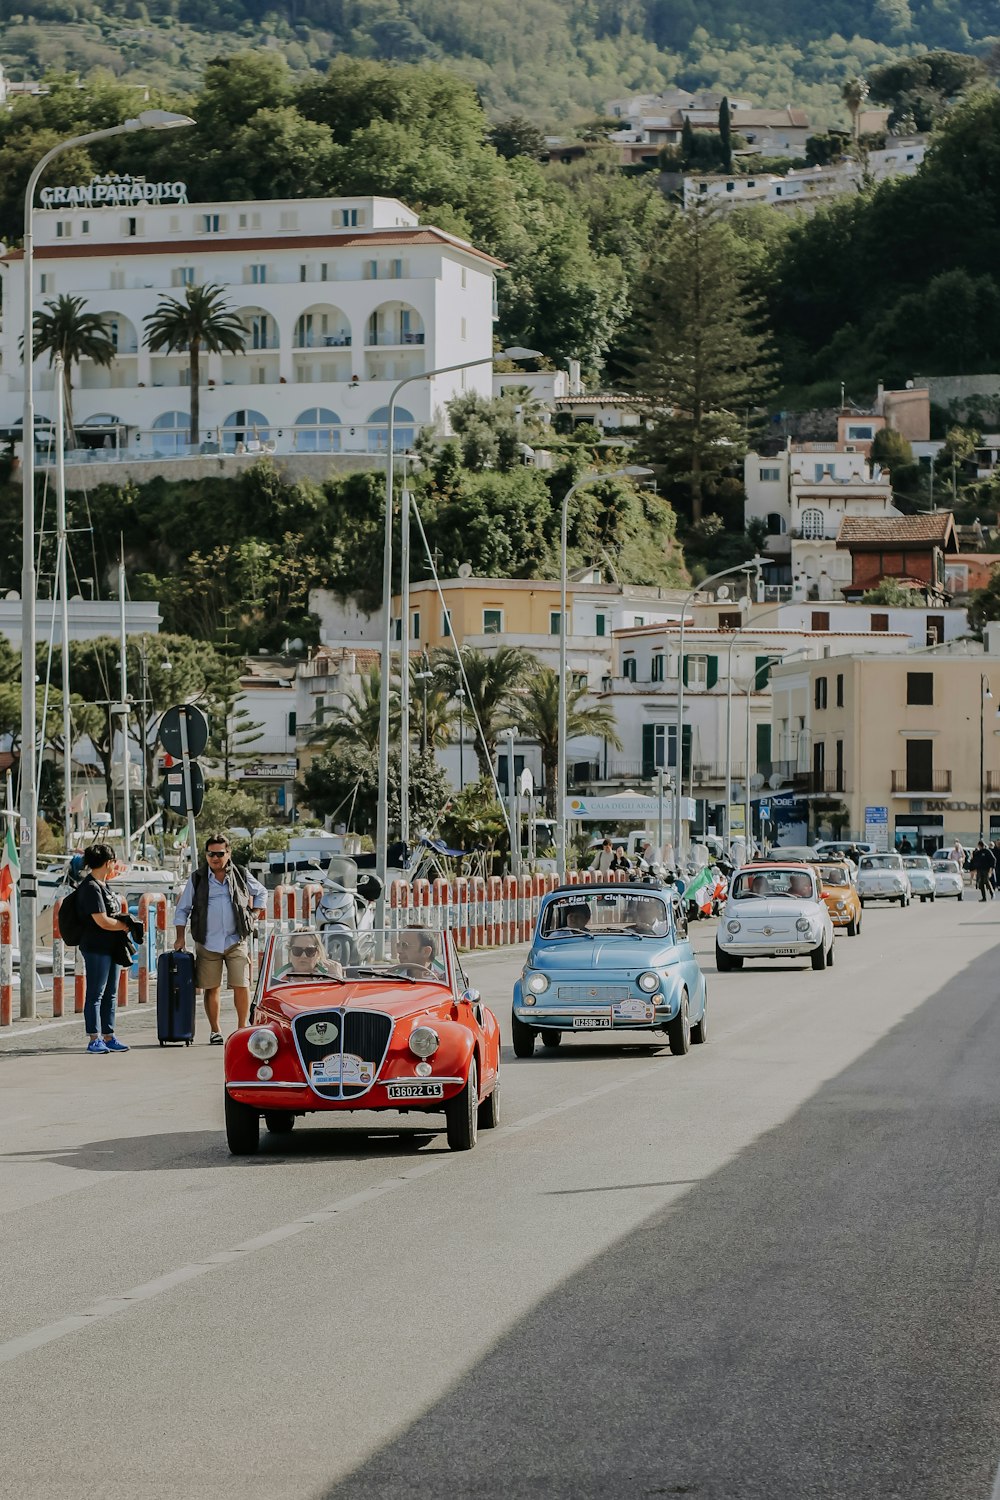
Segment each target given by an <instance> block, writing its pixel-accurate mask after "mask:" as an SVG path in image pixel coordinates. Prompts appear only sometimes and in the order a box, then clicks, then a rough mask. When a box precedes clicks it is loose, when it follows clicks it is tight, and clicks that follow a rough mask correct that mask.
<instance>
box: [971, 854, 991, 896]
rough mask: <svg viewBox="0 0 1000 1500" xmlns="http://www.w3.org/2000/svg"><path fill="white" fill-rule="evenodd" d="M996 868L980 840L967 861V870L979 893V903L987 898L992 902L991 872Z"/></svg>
mask: <svg viewBox="0 0 1000 1500" xmlns="http://www.w3.org/2000/svg"><path fill="white" fill-rule="evenodd" d="M995 868H996V860H995V859H994V858H993V855H992V853H991V851H990V850H989V849H987V847H986V845H985V844H984V843H983V841H982V839H980V840H979V843H978V844H977V845H976V847H975V848H974V849H973V851H972V858H971V859H970V860H969V869H970V870H971V871H972V873H973V875H974V876H975V878H976V888H977V890H978V891H979V899H980V901H985V900H986V898H987V896H989V899H990V900H991V901H992V900H993V871H994V869H995Z"/></svg>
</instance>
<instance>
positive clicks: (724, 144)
mask: <svg viewBox="0 0 1000 1500" xmlns="http://www.w3.org/2000/svg"><path fill="white" fill-rule="evenodd" d="M719 145H720V147H721V148H722V170H723V171H724V172H731V171H732V170H733V117H732V111H731V110H730V108H729V100H728V99H727V98H725V97H723V100H722V103H721V104H720V105H719Z"/></svg>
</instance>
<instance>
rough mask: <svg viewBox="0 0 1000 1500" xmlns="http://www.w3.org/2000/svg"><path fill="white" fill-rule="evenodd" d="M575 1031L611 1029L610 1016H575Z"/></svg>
mask: <svg viewBox="0 0 1000 1500" xmlns="http://www.w3.org/2000/svg"><path fill="white" fill-rule="evenodd" d="M573 1030H574V1031H610V1030H611V1017H610V1016H574V1017H573Z"/></svg>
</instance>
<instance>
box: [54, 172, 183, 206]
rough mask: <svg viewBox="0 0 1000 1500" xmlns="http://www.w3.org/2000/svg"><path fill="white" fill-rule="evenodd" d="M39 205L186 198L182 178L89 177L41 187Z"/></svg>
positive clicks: (130, 203)
mask: <svg viewBox="0 0 1000 1500" xmlns="http://www.w3.org/2000/svg"><path fill="white" fill-rule="evenodd" d="M39 199H40V202H41V207H42V208H135V207H137V206H138V205H139V204H143V203H179V204H185V203H187V201H188V195H187V183H185V182H147V181H146V179H145V177H129V176H128V175H127V174H126V176H124V177H119V176H118V175H117V173H109V174H108V175H107V176H106V177H92V178H91V179H90V181H89V182H86V183H79V184H77V185H75V186H73V187H47V188H42V191H41V193H40V194H39Z"/></svg>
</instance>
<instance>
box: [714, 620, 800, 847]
mask: <svg viewBox="0 0 1000 1500" xmlns="http://www.w3.org/2000/svg"><path fill="white" fill-rule="evenodd" d="M808 651H809V647H808V646H800V647H799V648H798V649H797V650H795V651H788V652H786V653H785V654H784V655H782V654H781V653H780V652H772V653H771V654H770V655H769V656H768V657H767V665H768V666H769V667H770V666H773V665H774V664H775V663H776V662H779V663H780V662H786V661H791V660H792V658H793V657H796V656H803V655H805V654H807V653H808ZM757 671H758V668H757V667H756V666H755V669H754V671H753V672H752V673H751V675H750V677H749V679H748V681H747V702H746V744H745V749H744V753H745V756H746V761H745V764H744V771H745V775H744V778H743V801H744V813H743V817H744V825H743V826H744V829H745V832H746V839H747V850H748V852H749V848H750V839H751V838H752V836H753V826H752V818H753V803H752V800H751V797H750V695H751V694H752V692H753V690H754V688H755V687H756V686H757ZM727 816H728V815H727ZM726 826H727V831H728V822H727V825H726Z"/></svg>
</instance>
